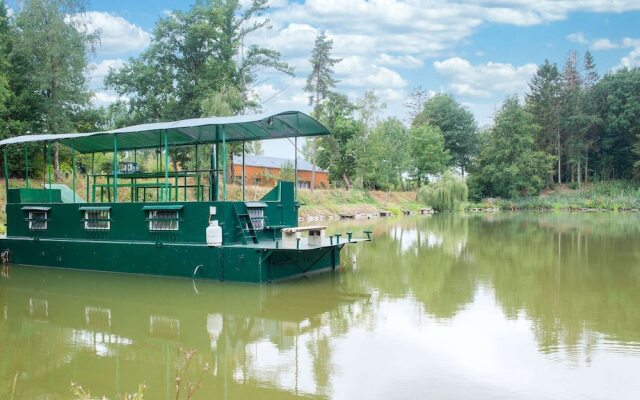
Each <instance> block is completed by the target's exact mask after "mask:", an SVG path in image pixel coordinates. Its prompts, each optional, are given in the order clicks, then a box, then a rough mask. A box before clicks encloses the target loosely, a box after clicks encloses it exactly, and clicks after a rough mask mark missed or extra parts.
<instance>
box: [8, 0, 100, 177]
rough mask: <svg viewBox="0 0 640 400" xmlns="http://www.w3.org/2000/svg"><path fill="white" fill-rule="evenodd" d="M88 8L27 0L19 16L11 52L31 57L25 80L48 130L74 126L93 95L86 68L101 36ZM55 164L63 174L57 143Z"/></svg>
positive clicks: (74, 0) (76, 2)
mask: <svg viewBox="0 0 640 400" xmlns="http://www.w3.org/2000/svg"><path fill="white" fill-rule="evenodd" d="M84 10H85V3H84V1H82V0H28V1H25V2H24V6H23V8H22V9H21V10H20V12H19V13H18V15H17V18H16V24H17V27H18V29H19V30H20V34H19V35H18V39H17V43H16V45H15V47H14V49H13V51H14V52H15V53H18V54H16V57H17V58H20V59H22V60H26V61H27V62H28V74H26V75H24V76H22V77H21V79H25V80H28V81H29V84H30V86H31V88H32V89H34V90H35V95H36V97H37V101H38V102H39V103H40V111H41V114H40V116H41V123H42V126H43V128H44V130H45V131H47V132H51V133H62V132H71V131H73V130H74V126H73V123H72V120H73V115H74V114H76V113H78V112H80V111H81V110H82V109H84V108H86V107H87V106H88V105H89V100H90V99H91V95H92V93H91V91H90V90H89V89H88V86H87V78H86V75H85V73H86V72H87V69H88V66H89V62H88V57H89V55H90V54H91V53H92V52H93V50H94V45H95V44H96V42H97V39H98V36H97V34H89V33H87V30H86V29H85V22H84V19H83V14H82V13H83V12H84ZM54 169H55V174H56V179H59V178H60V160H59V148H58V146H55V147H54Z"/></svg>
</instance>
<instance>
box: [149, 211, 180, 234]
mask: <svg viewBox="0 0 640 400" xmlns="http://www.w3.org/2000/svg"><path fill="white" fill-rule="evenodd" d="M178 222H179V219H178V210H149V230H151V231H177V230H178Z"/></svg>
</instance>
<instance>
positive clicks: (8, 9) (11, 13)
mask: <svg viewBox="0 0 640 400" xmlns="http://www.w3.org/2000/svg"><path fill="white" fill-rule="evenodd" d="M14 15H16V12H15V11H13V8H11V7H7V17H9V18H11V17H13V16H14Z"/></svg>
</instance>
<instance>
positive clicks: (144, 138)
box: [0, 111, 330, 153]
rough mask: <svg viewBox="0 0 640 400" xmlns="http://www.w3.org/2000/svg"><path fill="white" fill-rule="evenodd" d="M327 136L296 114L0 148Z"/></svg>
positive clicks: (201, 121)
mask: <svg viewBox="0 0 640 400" xmlns="http://www.w3.org/2000/svg"><path fill="white" fill-rule="evenodd" d="M328 134H330V132H329V130H328V129H327V128H325V127H324V126H323V125H322V124H321V123H320V122H318V121H317V120H315V119H314V118H312V117H310V116H309V115H307V114H304V113H302V112H299V111H285V112H281V113H278V114H254V115H241V116H236V117H208V118H193V119H185V120H181V121H171V122H158V123H150V124H141V125H133V126H129V127H125V128H119V129H113V130H109V131H102V132H90V133H66V134H42V135H23V136H16V137H12V138H9V139H5V140H2V141H0V146H5V145H10V144H19V143H28V142H59V143H62V144H64V145H66V146H69V147H73V148H74V149H75V150H76V151H78V152H80V153H100V152H111V151H113V150H114V140H117V149H118V150H134V149H145V148H155V147H162V146H166V145H168V146H186V145H195V144H205V143H224V142H244V141H253V140H266V139H280V138H288V137H306V136H321V135H328Z"/></svg>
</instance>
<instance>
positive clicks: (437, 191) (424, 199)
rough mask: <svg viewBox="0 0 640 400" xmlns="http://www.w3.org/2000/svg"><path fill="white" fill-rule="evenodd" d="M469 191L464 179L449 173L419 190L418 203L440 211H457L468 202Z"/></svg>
mask: <svg viewBox="0 0 640 400" xmlns="http://www.w3.org/2000/svg"><path fill="white" fill-rule="evenodd" d="M467 196H468V189H467V184H466V182H465V181H464V179H462V178H460V177H457V176H455V174H454V173H453V172H452V171H447V172H445V173H444V175H442V177H441V178H440V179H439V180H438V181H436V182H433V183H430V184H428V185H425V186H423V187H421V188H420V189H418V194H417V197H418V201H419V202H421V203H423V204H426V205H429V206H431V207H433V209H434V210H438V211H455V210H458V209H460V208H462V205H463V204H464V203H465V202H466V201H467Z"/></svg>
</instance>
